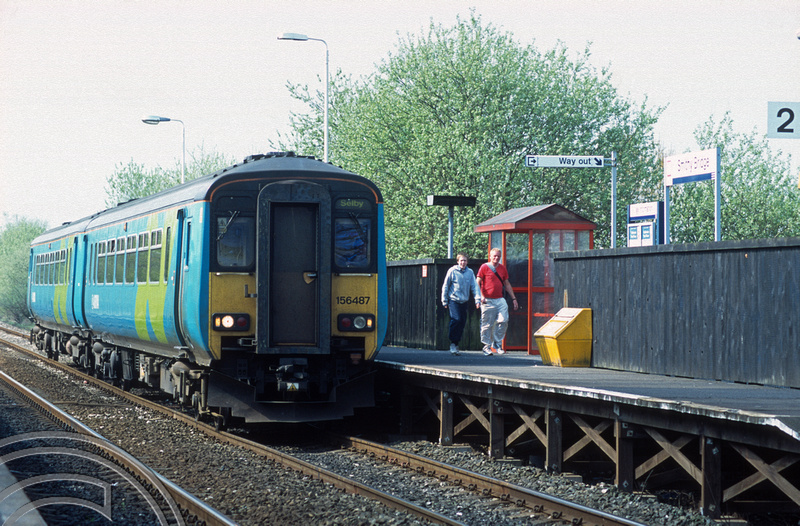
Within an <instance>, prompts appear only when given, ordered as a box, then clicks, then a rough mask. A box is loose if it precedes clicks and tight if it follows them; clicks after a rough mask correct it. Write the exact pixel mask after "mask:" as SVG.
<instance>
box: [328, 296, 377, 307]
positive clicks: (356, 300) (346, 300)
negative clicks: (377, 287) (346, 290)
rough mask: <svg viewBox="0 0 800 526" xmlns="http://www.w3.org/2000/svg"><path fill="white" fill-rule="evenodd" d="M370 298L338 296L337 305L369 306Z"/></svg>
mask: <svg viewBox="0 0 800 526" xmlns="http://www.w3.org/2000/svg"><path fill="white" fill-rule="evenodd" d="M368 303H369V296H336V304H337V305H367V304H368Z"/></svg>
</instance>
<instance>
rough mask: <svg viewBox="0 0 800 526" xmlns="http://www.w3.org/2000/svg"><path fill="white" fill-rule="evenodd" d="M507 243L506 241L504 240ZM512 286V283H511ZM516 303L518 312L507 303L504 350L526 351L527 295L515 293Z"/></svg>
mask: <svg viewBox="0 0 800 526" xmlns="http://www.w3.org/2000/svg"><path fill="white" fill-rule="evenodd" d="M506 241H507V239H506ZM512 284H513V282H512ZM515 295H516V297H517V302H518V303H519V310H516V311H515V310H514V306H513V303H512V302H510V301H509V302H508V317H509V321H508V330H507V331H506V340H505V348H506V349H514V348H516V349H527V348H528V320H527V318H528V316H527V314H528V294H526V293H524V292H517V293H516V294H515Z"/></svg>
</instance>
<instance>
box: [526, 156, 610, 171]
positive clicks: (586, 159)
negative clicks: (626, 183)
mask: <svg viewBox="0 0 800 526" xmlns="http://www.w3.org/2000/svg"><path fill="white" fill-rule="evenodd" d="M525 166H526V167H528V168H602V167H603V156H602V155H526V156H525Z"/></svg>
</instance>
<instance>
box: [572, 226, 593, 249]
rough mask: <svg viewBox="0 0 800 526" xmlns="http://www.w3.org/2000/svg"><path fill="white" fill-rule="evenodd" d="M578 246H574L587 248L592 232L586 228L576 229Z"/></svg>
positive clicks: (588, 247)
mask: <svg viewBox="0 0 800 526" xmlns="http://www.w3.org/2000/svg"><path fill="white" fill-rule="evenodd" d="M577 234H578V246H577V247H576V248H577V249H578V250H589V249H590V248H591V247H590V240H591V237H592V233H591V232H590V231H588V230H579V231H578V233H577Z"/></svg>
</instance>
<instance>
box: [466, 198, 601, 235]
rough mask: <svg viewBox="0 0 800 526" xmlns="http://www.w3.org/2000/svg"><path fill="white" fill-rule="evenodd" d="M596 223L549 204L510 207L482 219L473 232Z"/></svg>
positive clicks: (590, 227)
mask: <svg viewBox="0 0 800 526" xmlns="http://www.w3.org/2000/svg"><path fill="white" fill-rule="evenodd" d="M595 228H597V224H595V223H593V222H592V221H589V220H588V219H586V218H584V217H581V216H579V215H578V214H576V213H575V212H570V211H569V210H567V209H566V208H564V207H563V206H561V205H556V204H549V205H539V206H527V207H523V208H512V209H511V210H507V211H505V212H503V213H502V214H500V215H497V216H494V217H493V218H491V219H488V220H486V221H484V222H483V223H481V224H479V225H478V226H476V227H475V232H495V231H512V230H523V231H524V230H594V229H595Z"/></svg>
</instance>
